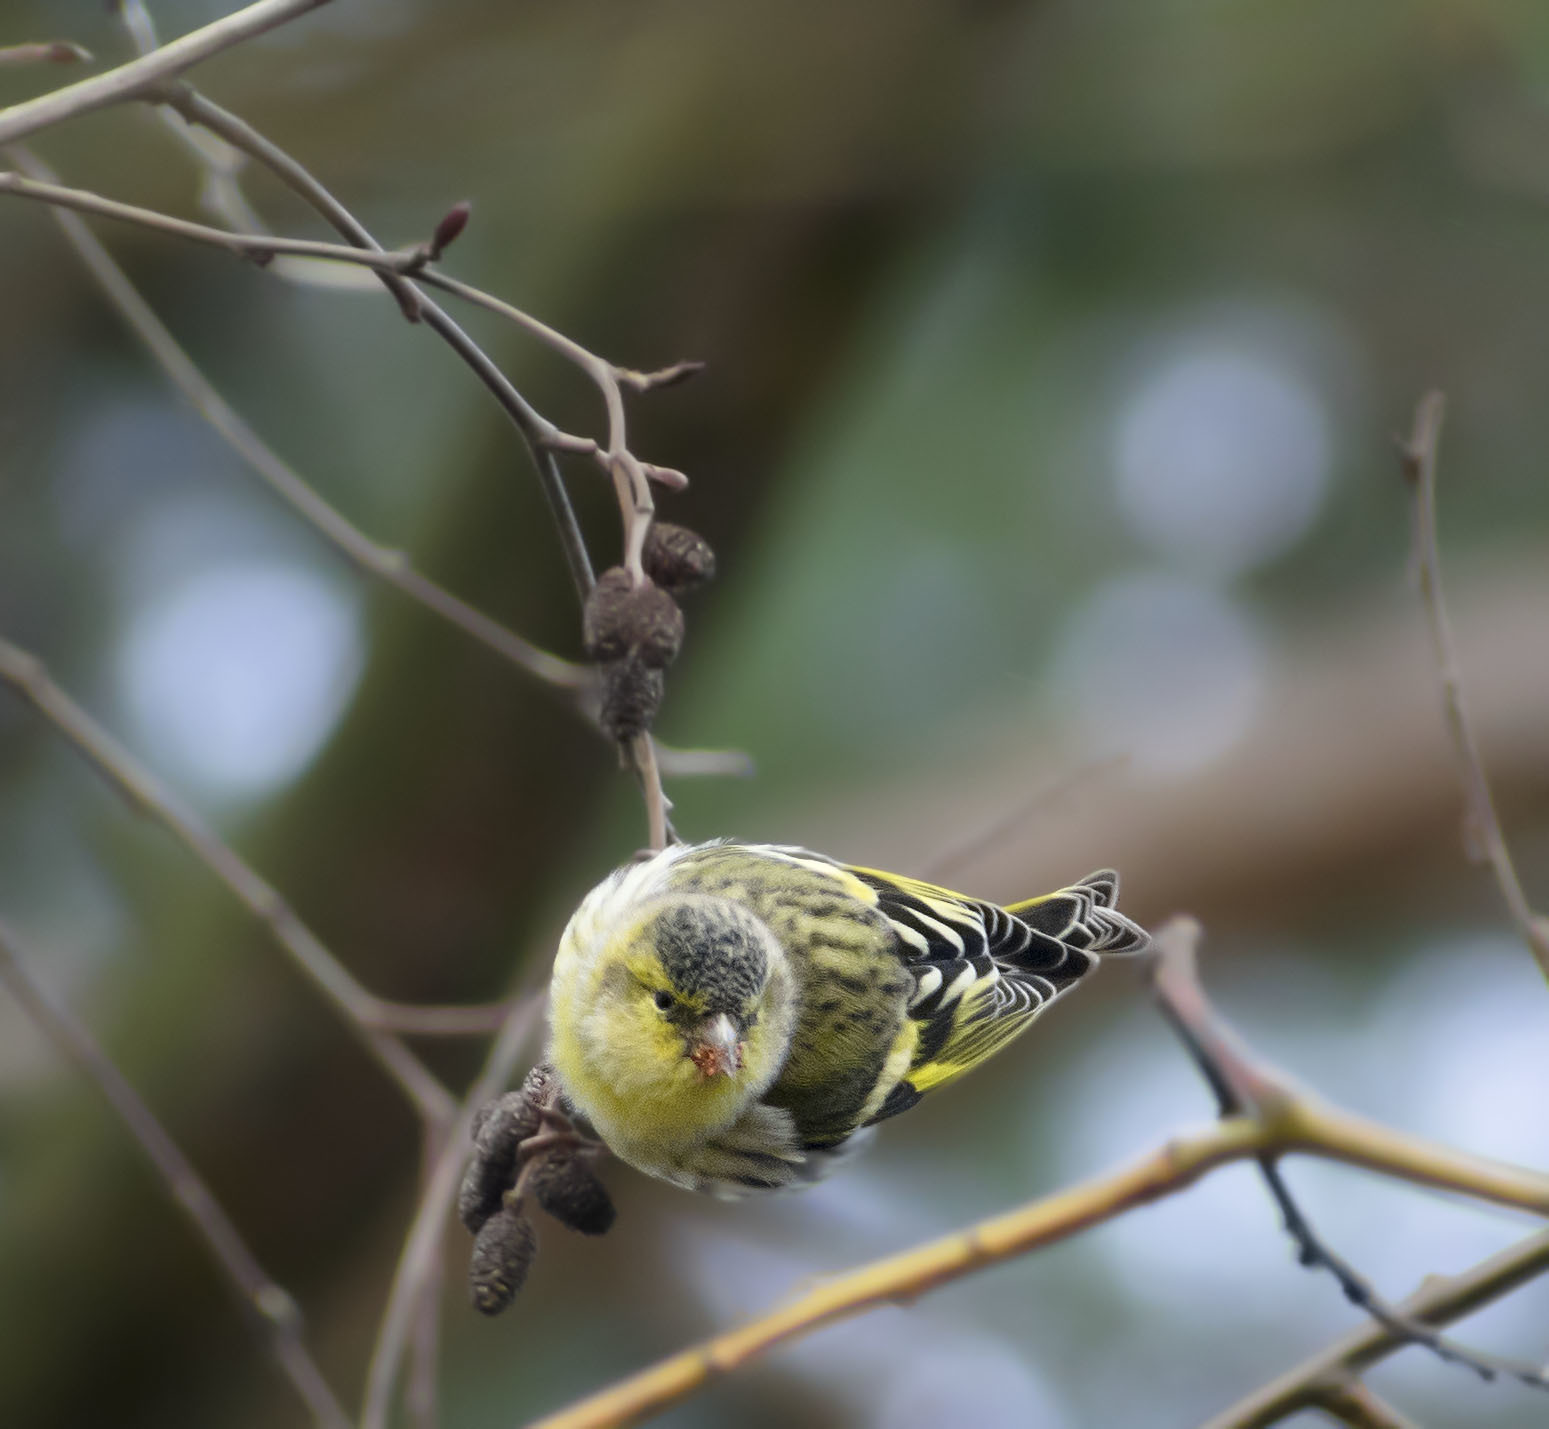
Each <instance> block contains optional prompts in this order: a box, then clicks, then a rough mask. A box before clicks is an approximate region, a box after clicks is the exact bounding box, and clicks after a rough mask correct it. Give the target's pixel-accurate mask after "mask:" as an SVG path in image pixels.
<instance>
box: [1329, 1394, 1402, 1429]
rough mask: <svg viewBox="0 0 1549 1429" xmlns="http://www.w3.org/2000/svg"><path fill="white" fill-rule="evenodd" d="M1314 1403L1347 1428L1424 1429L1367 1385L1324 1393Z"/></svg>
mask: <svg viewBox="0 0 1549 1429" xmlns="http://www.w3.org/2000/svg"><path fill="white" fill-rule="evenodd" d="M1314 1402H1315V1405H1316V1407H1317V1408H1319V1409H1321V1410H1322V1411H1323V1412H1324V1413H1325V1414H1327V1415H1328V1416H1329V1417H1330V1418H1331V1419H1334V1420H1335V1421H1337V1422H1338V1423H1340V1424H1344V1425H1346V1426H1348V1429H1421V1426H1420V1425H1419V1424H1418V1423H1416V1422H1415V1421H1414V1420H1413V1419H1411V1418H1410V1417H1409V1416H1408V1415H1407V1414H1403V1413H1401V1412H1400V1411H1399V1410H1397V1409H1395V1408H1394V1407H1393V1406H1392V1405H1391V1404H1389V1403H1388V1402H1387V1400H1385V1399H1382V1398H1381V1397H1380V1396H1378V1395H1377V1394H1375V1393H1373V1392H1372V1390H1371V1389H1370V1388H1368V1386H1366V1385H1364V1384H1347V1385H1340V1386H1339V1387H1338V1388H1336V1389H1327V1390H1324V1392H1323V1393H1322V1394H1320V1395H1319V1396H1318V1398H1317V1400H1316V1401H1314Z"/></svg>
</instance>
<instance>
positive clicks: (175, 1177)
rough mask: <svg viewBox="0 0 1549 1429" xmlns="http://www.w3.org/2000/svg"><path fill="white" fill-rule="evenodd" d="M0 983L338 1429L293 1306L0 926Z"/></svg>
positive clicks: (333, 1404) (340, 1418)
mask: <svg viewBox="0 0 1549 1429" xmlns="http://www.w3.org/2000/svg"><path fill="white" fill-rule="evenodd" d="M0 984H4V986H5V987H6V989H7V990H8V991H9V992H10V994H11V996H12V997H14V998H15V999H16V1001H17V1002H18V1003H20V1004H21V1006H22V1008H23V1010H24V1011H25V1012H26V1013H27V1015H28V1016H29V1017H30V1018H31V1019H32V1021H33V1023H34V1024H35V1025H36V1026H37V1028H38V1030H39V1031H40V1032H42V1033H43V1034H44V1036H46V1037H47V1038H48V1039H49V1041H50V1042H52V1043H53V1044H54V1046H55V1047H57V1048H58V1049H59V1050H60V1051H61V1052H62V1053H63V1054H64V1055H65V1056H66V1057H68V1058H69V1059H70V1060H71V1061H72V1062H74V1063H75V1064H76V1066H77V1067H79V1068H80V1069H81V1070H82V1071H83V1072H85V1073H86V1075H87V1076H88V1077H90V1078H91V1079H92V1081H94V1082H95V1083H96V1084H97V1086H98V1088H99V1089H100V1090H101V1092H102V1094H103V1095H104V1096H105V1097H106V1098H107V1099H108V1101H109V1102H111V1103H112V1105H113V1109H114V1110H115V1111H116V1112H117V1113H118V1114H119V1117H120V1118H121V1119H122V1120H123V1123H124V1126H125V1127H126V1128H127V1129H128V1131H129V1134H130V1135H131V1136H133V1137H134V1139H135V1140H136V1141H137V1142H138V1143H139V1144H140V1149H141V1150H142V1151H143V1152H144V1153H145V1156H146V1159H147V1160H149V1161H150V1163H151V1165H152V1166H153V1167H154V1168H155V1170H156V1173H157V1175H159V1176H160V1177H161V1179H162V1180H163V1181H164V1182H165V1183H166V1185H167V1189H168V1191H170V1192H171V1194H172V1199H173V1200H174V1201H175V1202H176V1203H177V1204H178V1206H179V1207H181V1208H182V1210H183V1213H184V1214H185V1215H186V1216H187V1217H188V1219H189V1221H190V1223H191V1224H192V1225H193V1228H194V1230H195V1232H196V1233H197V1234H198V1235H199V1237H200V1239H201V1240H203V1241H204V1243H205V1245H206V1247H208V1249H209V1252H210V1255H211V1257H212V1258H213V1259H214V1261H215V1263H216V1265H217V1266H219V1267H220V1269H221V1271H222V1272H223V1273H224V1274H225V1276H226V1279H227V1280H228V1281H229V1282H230V1283H231V1286H232V1288H233V1289H234V1290H235V1291H236V1294H237V1299H238V1300H239V1301H240V1302H241V1305H242V1308H243V1310H244V1311H245V1313H246V1315H247V1317H248V1319H249V1320H250V1321H251V1322H252V1324H253V1326H254V1328H255V1330H256V1331H257V1332H258V1334H259V1335H260V1336H261V1337H262V1338H263V1339H264V1340H265V1341H266V1343H267V1345H268V1348H269V1351H270V1353H271V1354H272V1355H273V1356H274V1358H275V1360H276V1361H277V1362H278V1364H279V1366H280V1368H281V1370H282V1371H283V1372H284V1374H285V1377H286V1378H287V1379H288V1380H290V1382H291V1384H292V1385H293V1386H294V1387H295V1390H296V1393H297V1394H299V1395H300V1396H301V1399H302V1401H303V1402H304V1403H305V1404H306V1406H307V1408H308V1410H309V1411H310V1412H311V1415H312V1419H313V1422H314V1423H316V1424H320V1425H324V1426H327V1429H345V1426H347V1425H348V1424H349V1418H348V1416H347V1415H346V1414H345V1412H344V1410H343V1409H342V1408H341V1407H340V1404H339V1401H338V1400H337V1399H335V1398H334V1394H333V1391H332V1390H331V1389H330V1388H329V1387H328V1382H327V1380H326V1379H324V1377H323V1373H322V1371H321V1370H320V1369H319V1368H318V1367H317V1362H316V1361H315V1360H314V1359H313V1358H312V1356H311V1355H310V1354H309V1353H308V1351H307V1347H306V1344H305V1343H304V1341H303V1340H302V1336H301V1312H300V1310H299V1309H298V1308H297V1306H296V1302H295V1301H294V1300H293V1299H292V1298H291V1296H290V1295H289V1293H288V1292H287V1291H286V1290H285V1289H284V1288H283V1287H281V1286H280V1285H278V1284H276V1283H275V1281H274V1280H272V1279H271V1278H270V1277H269V1275H268V1273H267V1272H266V1271H265V1270H264V1268H263V1267H262V1266H261V1265H259V1263H258V1262H257V1260H256V1259H254V1257H253V1253H252V1251H250V1250H249V1249H248V1248H247V1243H246V1242H245V1241H244V1240H243V1239H242V1236H241V1233H240V1232H239V1231H238V1230H237V1228H236V1226H234V1225H233V1224H232V1222H231V1218H230V1217H229V1216H228V1215H227V1214H226V1212H225V1210H224V1209H223V1208H222V1206H221V1204H220V1202H219V1201H217V1200H216V1199H215V1193H214V1192H213V1191H211V1190H210V1188H209V1186H207V1185H206V1184H205V1182H204V1180H203V1179H202V1178H201V1177H200V1175H199V1173H198V1172H197V1171H196V1170H195V1169H194V1167H193V1164H192V1163H191V1162H190V1161H189V1159H188V1158H187V1157H186V1156H184V1154H183V1153H182V1151H181V1150H180V1149H179V1147H178V1145H177V1143H176V1142H175V1141H173V1139H172V1138H171V1137H170V1136H169V1135H168V1134H167V1132H166V1129H165V1128H164V1127H163V1126H162V1125H161V1123H160V1122H159V1121H157V1120H156V1116H155V1114H154V1113H153V1112H152V1111H151V1109H150V1108H149V1107H148V1106H146V1104H145V1103H144V1102H143V1101H142V1100H141V1099H140V1096H139V1094H138V1093H137V1092H136V1091H135V1089H134V1088H133V1087H131V1086H130V1085H129V1083H128V1082H127V1081H126V1080H125V1079H124V1076H123V1074H122V1073H121V1072H120V1071H119V1070H118V1068H117V1067H116V1066H114V1064H113V1062H112V1061H111V1060H110V1058H109V1057H108V1055H107V1054H106V1053H105V1052H104V1051H103V1050H102V1048H101V1047H99V1046H98V1045H97V1043H96V1041H95V1039H94V1038H93V1037H92V1035H91V1033H90V1032H89V1031H87V1029H86V1027H85V1025H84V1024H83V1023H81V1022H78V1021H77V1020H76V1019H75V1017H74V1016H72V1015H71V1014H70V1013H69V1012H68V1011H66V1010H65V1009H64V1008H62V1007H55V1006H54V1005H53V1004H52V1003H50V1001H49V999H48V998H47V996H46V995H45V994H44V992H43V989H42V988H41V987H40V986H39V985H38V984H37V982H36V981H35V980H34V978H33V976H32V974H31V973H30V972H29V971H28V970H27V967H26V964H25V962H24V961H23V955H22V952H21V949H20V946H19V944H18V942H17V939H16V935H15V934H14V933H13V932H12V931H11V930H10V929H9V928H7V927H6V926H5V924H4V923H0Z"/></svg>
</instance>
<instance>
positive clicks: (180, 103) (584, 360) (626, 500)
mask: <svg viewBox="0 0 1549 1429" xmlns="http://www.w3.org/2000/svg"><path fill="white" fill-rule="evenodd" d="M146 97H147V98H149V99H151V100H153V101H156V102H159V103H164V104H166V105H167V106H169V107H170V108H172V109H174V110H176V112H177V113H178V114H180V115H181V116H182V117H183V118H184V119H185V120H186V121H187V122H188V123H189V124H196V125H199V126H201V127H202V128H204V129H205V130H207V131H209V132H210V133H211V134H213V135H215V136H216V137H218V138H219V139H220V140H222V141H223V142H225V143H227V144H229V145H231V146H232V147H233V148H234V149H235V150H237V151H239V152H241V153H244V154H247V155H249V156H250V157H252V158H254V159H256V160H257V161H258V162H259V163H262V164H263V165H265V166H266V167H267V168H268V169H270V171H271V172H273V173H274V174H275V175H276V176H277V177H278V178H279V179H280V180H281V181H282V182H283V183H285V184H286V185H287V186H288V187H289V188H291V189H292V190H293V191H294V192H295V193H297V194H298V195H299V196H300V197H301V198H303V199H304V200H305V201H306V202H307V203H309V204H310V205H311V206H312V207H313V208H315V209H316V210H317V212H318V213H319V214H321V215H322V217H323V218H324V219H326V220H327V221H328V223H330V224H331V225H332V226H333V227H334V228H335V229H336V230H337V231H338V232H339V233H340V234H342V235H343V236H344V237H345V238H346V239H347V240H348V242H349V243H350V244H352V245H354V247H355V248H357V249H358V250H360V252H361V253H369V254H373V255H375V256H376V257H377V258H378V259H381V260H386V264H387V266H383V265H382V264H381V263H374V264H372V265H371V266H373V267H374V268H375V269H376V271H377V274H378V277H380V279H381V280H382V282H383V284H384V285H385V286H386V287H387V288H388V289H389V290H390V291H391V292H392V293H393V295H394V297H395V298H396V299H397V300H398V303H399V306H400V308H401V309H402V310H403V312H404V314H405V316H406V317H408V318H409V319H410V320H411V321H413V320H416V319H417V318H423V319H424V321H425V323H426V325H427V326H429V327H430V328H432V329H433V330H434V331H435V332H436V333H437V334H438V335H440V336H441V337H442V338H443V339H444V340H445V341H446V342H448V343H449V344H450V345H451V346H452V347H453V348H454V350H456V351H457V352H458V353H459V355H460V356H462V357H463V359H464V360H465V361H466V362H468V363H469V364H470V366H472V367H473V368H474V370H475V372H477V373H478V374H479V376H480V377H481V379H482V380H484V381H485V383H486V385H488V386H490V387H491V390H492V391H494V392H495V395H496V396H497V398H499V399H500V400H501V402H502V405H503V406H505V407H506V410H507V411H508V413H509V414H510V415H511V416H512V418H513V420H514V421H515V422H516V424H517V426H518V428H519V429H520V430H521V432H522V435H523V437H524V439H525V440H526V441H527V444H528V447H529V449H530V451H531V452H532V456H533V460H534V462H535V463H536V465H537V467H538V471H539V476H540V479H541V481H542V484H543V488H544V493H545V496H546V498H547V499H548V501H549V503H550V506H551V509H552V511H553V514H554V517H555V520H556V523H557V525H558V528H559V532H560V539H561V544H562V546H563V548H564V551H565V556H566V560H567V562H568V564H569V566H570V570H571V576H572V578H573V580H574V582H575V585H576V589H577V592H578V594H579V595H580V597H581V599H582V600H583V601H584V600H585V598H586V596H587V594H588V593H589V592H590V590H591V586H592V580H593V574H592V567H591V562H590V559H589V557H588V556H587V553H586V547H585V543H584V541H583V540H582V537H581V534H580V529H579V527H578V526H577V524H576V521H575V516H574V512H573V511H572V510H571V508H570V503H569V497H568V494H567V493H566V491H565V488H564V484H563V480H562V478H561V477H560V475H559V470H558V466H557V464H556V462H555V460H554V452H555V451H556V450H568V451H573V452H579V453H582V454H590V455H593V456H595V457H596V459H597V460H598V461H599V462H601V463H602V465H603V467H604V469H605V470H607V471H608V472H609V473H610V475H611V477H612V479H613V482H614V487H615V491H616V494H617V496H618V501H619V510H620V517H621V520H622V523H623V530H624V564H625V567H626V569H628V570H629V571H630V573H631V575H632V576H633V577H634V579H635V580H636V581H637V582H639V581H641V580H643V579H644V572H643V571H642V569H641V563H640V557H641V551H642V549H643V547H644V544H645V539H646V536H647V534H648V531H649V527H650V521H651V518H652V515H653V511H654V503H653V501H652V497H651V491H650V483H651V481H652V480H656V481H659V482H664V483H666V484H668V485H672V486H675V487H681V486H682V485H684V484H686V482H687V478H685V477H683V475H682V473H680V472H675V471H672V470H671V469H670V468H665V467H659V466H656V465H654V464H650V463H643V462H641V461H640V460H639V459H638V458H636V457H635V455H634V454H633V453H632V452H631V451H630V449H629V443H628V436H627V429H626V423H625V414H624V401H623V393H622V388H623V387H624V386H628V387H630V388H631V389H632V390H634V391H637V392H647V391H651V390H653V389H654V388H658V387H664V386H668V385H671V384H673V383H676V382H680V381H682V380H684V379H685V378H687V377H690V376H692V375H693V374H694V373H696V372H698V371H699V370H700V369H701V368H702V366H703V364H702V363H696V362H679V363H676V364H674V365H673V366H671V367H668V368H664V369H662V370H660V371H658V372H636V371H632V370H630V369H627V368H621V367H618V366H616V365H614V364H613V363H610V362H607V361H605V360H604V359H603V358H600V357H598V356H597V355H596V354H595V353H593V352H591V351H589V350H588V349H586V348H584V347H582V346H581V345H580V344H579V343H577V342H575V341H573V340H572V339H570V338H568V337H566V336H565V335H564V334H563V333H561V332H559V331H557V330H556V329H554V328H551V327H549V326H548V325H547V324H546V323H542V322H540V321H539V320H538V319H536V318H534V317H532V316H530V315H529V314H527V313H525V312H523V311H522V310H521V309H519V308H516V307H514V306H512V305H511V304H509V303H506V302H504V301H503V300H501V299H499V298H496V297H494V296H492V295H491V294H488V293H485V292H483V291H481V290H480V289H478V288H474V287H472V286H471V285H469V284H467V283H462V282H460V281H458V280H457V279H454V278H449V277H447V276H445V275H443V274H440V273H437V272H434V271H431V270H430V269H429V267H428V264H429V262H430V260H431V259H433V258H434V257H437V256H439V252H440V248H441V246H443V244H444V242H446V241H449V239H442V238H440V236H439V235H440V231H439V230H438V236H437V238H436V239H435V240H433V241H432V243H430V244H428V245H419V246H418V247H416V248H412V249H410V250H408V251H407V252H404V253H399V254H395V255H388V254H385V253H384V252H383V250H382V248H381V246H380V245H379V244H378V243H377V242H376V240H375V239H374V238H373V237H372V236H371V234H370V233H369V231H367V229H366V228H365V226H364V225H363V224H361V223H360V222H359V220H358V219H356V218H355V217H354V215H353V214H351V213H350V212H349V210H348V209H347V208H345V206H344V205H343V204H342V203H340V202H339V200H338V199H337V198H336V197H335V196H334V195H333V194H332V193H331V192H330V191H329V190H328V189H327V188H326V187H325V186H324V185H323V184H322V183H320V182H319V181H318V180H317V179H316V178H315V177H314V176H313V175H312V174H311V173H310V172H309V171H308V170H307V169H306V168H305V167H304V166H302V165H301V164H300V163H298V162H297V161H296V160H295V159H294V158H293V157H292V156H291V155H290V154H288V153H286V152H285V151H284V150H283V149H281V148H280V147H279V146H278V145H276V144H274V143H272V142H271V141H270V140H268V139H267V138H265V137H264V136H263V135H262V134H260V133H259V132H258V131H257V130H255V129H254V128H253V127H252V126H251V125H250V124H248V123H247V122H246V121H245V120H243V119H241V118H239V117H238V116H237V115H235V114H232V113H230V112H229V111H228V110H225V109H223V108H222V107H221V106H219V105H217V104H215V103H213V102H212V101H210V100H209V99H207V98H206V97H205V96H204V95H202V94H200V93H198V92H197V91H196V90H194V89H192V88H191V87H190V86H188V85H186V84H181V83H180V84H176V85H170V86H166V87H164V88H161V89H158V90H154V91H151V92H149V93H148V94H147V96H146ZM118 216H123V215H122V213H121V212H120V213H119V215H118ZM449 217H453V218H455V219H456V220H457V221H456V223H455V225H453V226H452V227H451V228H449V229H448V234H449V236H455V233H456V232H457V231H459V230H460V228H461V225H462V223H464V222H465V221H466V210H462V211H461V212H457V211H454V214H453V215H450V216H449ZM443 226H445V224H443ZM209 232H214V233H219V232H220V230H210V231H209ZM183 236H192V235H191V234H189V233H188V232H186V231H185V232H184V234H183ZM245 237H247V238H252V237H253V235H246V236H245ZM270 248H271V249H272V251H273V252H278V251H279V249H278V248H277V247H274V246H273V245H270ZM248 251H249V252H250V253H253V252H256V253H257V254H258V255H259V256H260V257H265V258H268V257H270V256H272V254H271V252H270V250H269V249H265V248H264V247H262V246H260V247H259V248H257V249H256V250H254V249H251V248H250V249H249V250H248ZM310 256H313V257H319V256H329V255H327V254H319V253H317V252H316V251H315V250H312V251H311V253H310ZM352 256H353V257H354V258H356V259H358V258H359V256H360V255H359V254H356V255H352ZM344 261H350V259H349V258H346V259H345V260H344ZM409 276H412V277H413V278H415V279H416V280H418V281H419V282H422V283H425V284H428V285H430V286H432V287H438V288H441V289H442V290H444V291H446V292H450V293H452V294H454V295H455V296H458V297H461V298H462V299H463V300H464V301H466V302H471V303H474V304H475V305H477V306H482V307H484V308H486V309H487V310H489V311H491V312H495V313H497V314H499V315H500V316H502V317H504V318H506V319H507V320H508V321H511V322H513V323H515V324H516V325H517V326H519V327H521V328H522V329H523V330H524V331H526V332H527V333H529V334H530V335H532V336H533V337H536V338H537V339H538V340H539V341H541V342H543V343H545V344H546V345H547V346H548V347H550V348H551V349H552V350H554V351H555V352H557V353H558V354H559V355H560V356H562V357H564V358H565V359H566V360H567V361H570V362H572V363H574V364H575V365H576V366H578V367H579V368H580V369H581V370H582V371H583V372H584V373H585V374H586V375H587V376H588V377H589V378H590V379H591V380H592V382H593V383H594V384H595V385H596V386H597V388H598V390H599V392H600V393H601V395H602V398H603V403H604V408H605V410H606V413H607V422H608V445H607V448H606V450H600V449H599V448H598V446H597V444H596V443H595V442H589V441H587V440H586V439H584V438H575V437H571V436H568V435H566V434H564V433H562V432H559V431H558V429H557V428H555V427H554V426H553V425H552V424H551V423H549V422H547V421H546V420H545V419H544V418H542V417H540V416H539V415H538V414H537V413H536V412H535V411H534V410H533V409H532V408H531V407H530V406H529V405H528V404H527V403H526V402H525V400H523V399H522V398H521V397H520V395H519V394H517V393H516V391H515V389H514V388H512V387H511V385H510V384H509V382H507V381H506V380H505V378H504V376H503V374H501V373H500V372H499V370H498V369H497V368H495V366H494V364H493V363H492V362H490V360H489V358H488V357H487V356H486V355H485V354H484V353H483V351H482V350H481V349H480V348H479V347H478V346H477V344H475V343H474V342H473V341H472V339H470V338H469V337H468V336H467V334H466V333H464V332H463V331H462V329H461V328H460V327H458V326H457V324H456V323H454V322H453V321H452V319H451V318H450V317H449V316H448V315H447V314H446V313H445V312H444V311H443V310H442V309H441V308H440V307H439V306H437V305H436V304H435V303H433V302H431V301H430V300H429V299H428V298H427V297H425V296H424V294H423V293H421V292H419V291H418V289H417V288H415V287H414V286H413V285H411V284H410V283H409V282H408V281H406V278H407V277H409ZM629 759H630V762H631V763H632V765H633V767H634V769H635V772H636V774H637V775H638V777H639V779H640V783H641V788H642V791H643V793H644V797H645V802H646V812H647V820H648V823H649V826H650V834H649V838H650V841H651V846H652V847H656V848H659V847H663V846H664V843H665V839H666V837H667V834H668V831H669V826H668V825H667V822H666V812H665V811H666V808H667V807H670V806H669V805H668V803H667V799H666V795H665V793H664V791H663V790H662V787H661V773H660V769H659V766H658V764H657V762H656V760H655V758H654V757H652V751H651V747H650V744H649V742H648V741H643V740H637V741H635V742H634V744H633V746H632V747H631V749H630V751H629Z"/></svg>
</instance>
